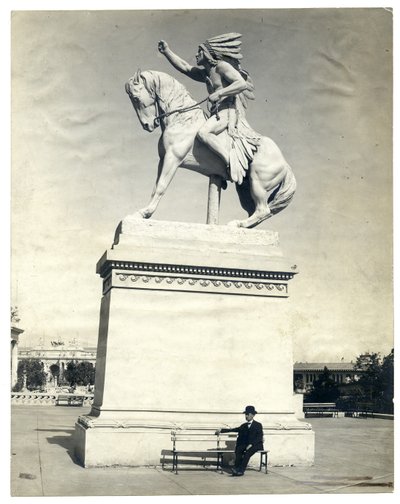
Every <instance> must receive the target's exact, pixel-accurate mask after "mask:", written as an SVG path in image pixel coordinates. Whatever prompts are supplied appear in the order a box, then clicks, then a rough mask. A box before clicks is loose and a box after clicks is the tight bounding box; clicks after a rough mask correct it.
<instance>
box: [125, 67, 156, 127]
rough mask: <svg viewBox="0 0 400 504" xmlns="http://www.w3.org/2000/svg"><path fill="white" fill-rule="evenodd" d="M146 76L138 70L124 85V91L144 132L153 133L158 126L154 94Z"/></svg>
mask: <svg viewBox="0 0 400 504" xmlns="http://www.w3.org/2000/svg"><path fill="white" fill-rule="evenodd" d="M148 77H150V76H147V74H146V73H145V74H142V73H141V71H140V70H138V71H137V72H136V73H135V75H134V76H133V77H131V78H130V79H129V80H128V82H127V83H126V84H125V91H126V92H127V93H128V96H129V98H130V100H131V102H132V105H133V107H134V109H135V110H136V114H137V116H138V118H139V121H140V124H141V125H142V127H143V129H145V130H146V131H150V132H152V131H154V129H155V128H156V127H157V126H159V124H160V123H159V120H158V119H157V104H156V94H155V91H154V90H153V89H152V86H151V85H150V82H148Z"/></svg>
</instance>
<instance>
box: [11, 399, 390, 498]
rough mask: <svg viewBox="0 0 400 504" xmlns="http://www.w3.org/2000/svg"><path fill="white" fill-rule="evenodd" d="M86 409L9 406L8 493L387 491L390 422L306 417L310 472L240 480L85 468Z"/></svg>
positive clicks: (251, 473)
mask: <svg viewBox="0 0 400 504" xmlns="http://www.w3.org/2000/svg"><path fill="white" fill-rule="evenodd" d="M87 413H88V408H79V407H78V408H73V407H58V408H56V407H54V406H52V407H51V406H49V407H47V406H37V407H35V406H16V407H14V408H13V409H12V437H11V445H12V456H11V495H12V496H14V497H22V496H27V497H33V496H96V495H113V496H127V495H235V494H236V495H242V494H318V493H335V494H342V493H351V494H355V493H363V492H368V493H371V492H374V493H380V492H383V493H388V492H392V491H393V456H394V455H393V428H394V426H393V421H391V420H381V419H356V418H316V419H307V421H309V422H310V423H312V425H313V428H314V430H315V433H316V457H315V465H314V466H313V467H271V468H270V470H269V473H268V474H267V475H266V474H264V473H259V472H258V471H255V470H248V471H247V472H246V474H245V476H244V477H242V478H232V477H231V476H230V475H229V473H228V472H227V473H226V474H222V475H221V474H219V473H216V472H215V471H214V470H212V469H209V470H204V469H198V470H193V469H182V470H181V471H180V473H179V475H175V474H173V473H171V472H170V471H167V470H164V471H163V470H162V469H161V467H152V468H144V467H143V468H128V467H122V468H121V467H119V468H95V469H84V468H82V467H81V466H79V465H78V464H77V463H76V462H75V461H74V459H73V447H72V434H73V432H74V424H75V420H76V418H77V417H78V416H79V415H82V414H87Z"/></svg>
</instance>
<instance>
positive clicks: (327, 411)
mask: <svg viewBox="0 0 400 504" xmlns="http://www.w3.org/2000/svg"><path fill="white" fill-rule="evenodd" d="M303 411H304V416H305V417H306V418H307V417H311V416H318V417H323V416H331V417H338V416H339V415H338V413H339V410H338V409H337V408H336V403H304V404H303Z"/></svg>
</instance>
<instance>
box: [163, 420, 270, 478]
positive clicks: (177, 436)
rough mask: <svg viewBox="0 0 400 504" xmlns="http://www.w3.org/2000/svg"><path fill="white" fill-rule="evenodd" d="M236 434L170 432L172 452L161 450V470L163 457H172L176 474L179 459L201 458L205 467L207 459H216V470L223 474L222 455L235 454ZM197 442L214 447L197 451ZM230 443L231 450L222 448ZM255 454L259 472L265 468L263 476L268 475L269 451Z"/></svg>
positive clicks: (200, 431)
mask: <svg viewBox="0 0 400 504" xmlns="http://www.w3.org/2000/svg"><path fill="white" fill-rule="evenodd" d="M236 438H237V434H236V433H224V434H222V433H220V434H215V430H213V431H206V430H205V429H204V430H194V429H180V430H173V431H172V432H171V441H172V450H163V459H162V468H163V469H164V465H165V463H166V462H165V455H167V454H168V455H171V456H172V472H174V471H175V474H178V463H179V457H180V456H182V457H201V458H202V459H203V466H204V467H205V466H206V462H207V459H208V460H209V459H210V458H214V459H216V470H217V471H220V473H221V474H222V473H223V463H224V455H232V454H234V453H235V450H234V446H235V445H236ZM199 442H207V444H208V445H214V446H212V447H210V448H207V449H206V448H204V449H203V450H199V449H198V443H199ZM229 442H231V443H232V448H229V447H227V446H225V447H223V446H222V443H225V444H227V443H229ZM181 443H192V445H193V444H195V446H196V448H194V449H181V448H178V447H177V445H178V444H179V445H180V444H181ZM256 453H259V454H260V466H259V471H261V470H262V468H263V467H264V468H265V474H267V473H268V453H269V450H259V451H257V452H256Z"/></svg>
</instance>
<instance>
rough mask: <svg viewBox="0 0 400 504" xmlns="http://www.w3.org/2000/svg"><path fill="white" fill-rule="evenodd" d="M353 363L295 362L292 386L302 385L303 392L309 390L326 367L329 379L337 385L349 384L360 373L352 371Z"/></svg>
mask: <svg viewBox="0 0 400 504" xmlns="http://www.w3.org/2000/svg"><path fill="white" fill-rule="evenodd" d="M354 365H355V364H354V362H295V364H294V366H293V382H294V384H295V385H296V384H300V383H302V384H303V387H299V388H303V389H304V390H309V389H310V388H311V387H312V386H313V384H314V382H315V381H317V380H318V378H319V377H320V376H321V375H322V374H323V372H324V368H325V367H326V368H327V369H328V371H329V373H330V376H331V378H332V379H333V380H334V381H335V382H336V383H337V384H338V385H344V384H346V383H350V382H351V380H352V379H353V378H354V377H357V376H359V375H360V371H356V370H355V369H354Z"/></svg>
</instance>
